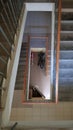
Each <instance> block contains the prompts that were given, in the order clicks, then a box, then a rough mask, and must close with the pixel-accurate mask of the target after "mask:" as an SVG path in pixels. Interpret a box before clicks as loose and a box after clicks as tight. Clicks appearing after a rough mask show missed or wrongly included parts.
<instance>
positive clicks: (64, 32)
mask: <svg viewBox="0 0 73 130" xmlns="http://www.w3.org/2000/svg"><path fill="white" fill-rule="evenodd" d="M71 33H72V34H73V31H68V30H67V31H64V30H62V31H61V34H71Z"/></svg>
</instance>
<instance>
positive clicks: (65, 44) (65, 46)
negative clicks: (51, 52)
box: [60, 41, 73, 50]
mask: <svg viewBox="0 0 73 130" xmlns="http://www.w3.org/2000/svg"><path fill="white" fill-rule="evenodd" d="M60 49H61V50H73V41H61V42H60Z"/></svg>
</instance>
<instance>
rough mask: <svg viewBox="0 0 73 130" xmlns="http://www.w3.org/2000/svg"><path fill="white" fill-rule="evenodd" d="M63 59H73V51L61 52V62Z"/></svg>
mask: <svg viewBox="0 0 73 130" xmlns="http://www.w3.org/2000/svg"><path fill="white" fill-rule="evenodd" d="M61 59H69V60H70V59H73V51H72V50H63V51H62V50H61V51H60V60H61Z"/></svg>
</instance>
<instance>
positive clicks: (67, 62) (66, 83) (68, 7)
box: [59, 1, 73, 101]
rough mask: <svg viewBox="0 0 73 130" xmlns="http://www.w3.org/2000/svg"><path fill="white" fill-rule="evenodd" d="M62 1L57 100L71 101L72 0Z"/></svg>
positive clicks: (72, 59)
mask: <svg viewBox="0 0 73 130" xmlns="http://www.w3.org/2000/svg"><path fill="white" fill-rule="evenodd" d="M71 2H72V1H69V3H68V2H67V1H66V2H64V3H63V2H62V16H61V33H60V34H61V39H60V59H59V101H73V7H72V5H73V2H72V3H71Z"/></svg>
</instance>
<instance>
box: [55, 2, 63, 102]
mask: <svg viewBox="0 0 73 130" xmlns="http://www.w3.org/2000/svg"><path fill="white" fill-rule="evenodd" d="M58 1H59V4H58V31H57V49H56V52H57V53H56V91H55V95H56V99H55V100H56V103H57V102H58V84H59V58H60V37H61V36H60V30H61V9H62V0H58Z"/></svg>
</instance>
